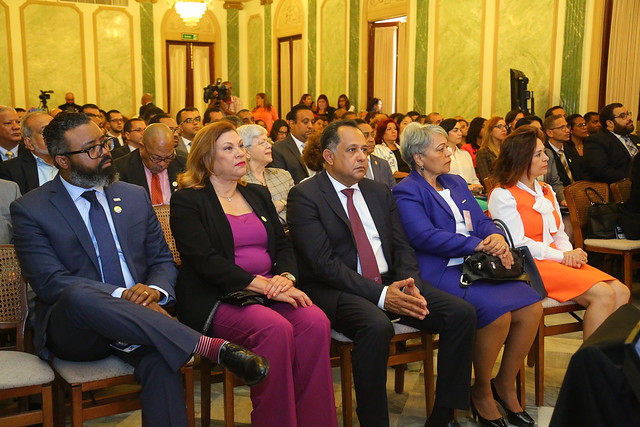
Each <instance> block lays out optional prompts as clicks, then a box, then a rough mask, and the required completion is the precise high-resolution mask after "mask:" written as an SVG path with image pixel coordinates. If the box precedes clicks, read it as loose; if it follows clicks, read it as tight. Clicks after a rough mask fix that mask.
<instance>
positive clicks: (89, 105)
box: [80, 104, 100, 113]
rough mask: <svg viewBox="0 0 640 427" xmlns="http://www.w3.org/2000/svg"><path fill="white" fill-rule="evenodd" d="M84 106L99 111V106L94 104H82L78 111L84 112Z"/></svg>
mask: <svg viewBox="0 0 640 427" xmlns="http://www.w3.org/2000/svg"><path fill="white" fill-rule="evenodd" d="M85 108H93V109H95V110H98V111H100V107H98V106H97V105H96V104H84V105H83V106H82V107H80V112H81V113H84V110H85Z"/></svg>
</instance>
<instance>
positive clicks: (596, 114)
mask: <svg viewBox="0 0 640 427" xmlns="http://www.w3.org/2000/svg"><path fill="white" fill-rule="evenodd" d="M593 116H598V117H600V113H598V112H596V111H589V112H588V113H587V114H585V115H584V120H585V121H587V122H588V121H591V117H593Z"/></svg>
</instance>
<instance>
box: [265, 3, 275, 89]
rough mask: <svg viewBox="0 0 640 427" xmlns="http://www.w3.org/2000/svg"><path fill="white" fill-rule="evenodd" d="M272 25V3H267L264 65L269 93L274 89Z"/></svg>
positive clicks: (266, 86) (266, 87)
mask: <svg viewBox="0 0 640 427" xmlns="http://www.w3.org/2000/svg"><path fill="white" fill-rule="evenodd" d="M271 23H272V20H271V3H267V4H265V5H264V46H265V58H267V60H266V61H265V63H264V80H265V82H264V85H265V90H267V91H271V90H272V89H273V66H272V64H273V56H272V55H273V53H272V52H273V38H272V34H273V27H272V25H271ZM274 98H275V94H273V97H272V99H274Z"/></svg>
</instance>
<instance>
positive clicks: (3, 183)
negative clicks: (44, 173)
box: [0, 179, 21, 245]
mask: <svg viewBox="0 0 640 427" xmlns="http://www.w3.org/2000/svg"><path fill="white" fill-rule="evenodd" d="M20 196H21V194H20V187H18V184H16V183H15V182H13V181H7V180H4V179H0V245H6V244H8V243H12V241H13V227H12V226H11V215H10V214H9V205H10V204H11V202H13V201H14V200H16V199H17V198H19V197H20Z"/></svg>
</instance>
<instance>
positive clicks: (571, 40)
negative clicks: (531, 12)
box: [560, 0, 586, 114]
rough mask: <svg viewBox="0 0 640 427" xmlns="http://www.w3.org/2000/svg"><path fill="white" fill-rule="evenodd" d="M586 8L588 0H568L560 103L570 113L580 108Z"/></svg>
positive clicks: (576, 111)
mask: <svg viewBox="0 0 640 427" xmlns="http://www.w3.org/2000/svg"><path fill="white" fill-rule="evenodd" d="M585 8H586V0H567V14H566V17H565V24H564V46H563V49H562V83H561V85H560V104H561V105H562V106H563V107H564V109H565V111H566V112H567V113H568V114H573V113H578V112H579V111H578V110H579V108H580V83H581V79H582V47H583V42H584V20H585Z"/></svg>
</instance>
